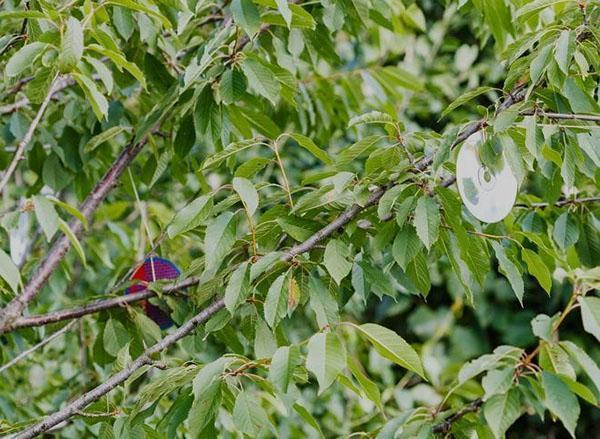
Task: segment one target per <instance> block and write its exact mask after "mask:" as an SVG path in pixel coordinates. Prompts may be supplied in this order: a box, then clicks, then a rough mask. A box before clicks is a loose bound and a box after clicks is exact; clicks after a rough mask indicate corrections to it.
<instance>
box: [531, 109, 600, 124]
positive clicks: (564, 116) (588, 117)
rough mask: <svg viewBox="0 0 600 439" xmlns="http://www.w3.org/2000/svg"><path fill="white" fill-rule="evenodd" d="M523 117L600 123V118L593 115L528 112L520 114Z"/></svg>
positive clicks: (541, 111) (540, 111)
mask: <svg viewBox="0 0 600 439" xmlns="http://www.w3.org/2000/svg"><path fill="white" fill-rule="evenodd" d="M521 115H523V116H542V117H547V118H548V119H567V120H583V121H586V122H600V116H597V115H593V114H575V113H553V112H551V111H543V110H537V111H536V110H528V111H523V112H522V113H521Z"/></svg>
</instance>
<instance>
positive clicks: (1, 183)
mask: <svg viewBox="0 0 600 439" xmlns="http://www.w3.org/2000/svg"><path fill="white" fill-rule="evenodd" d="M58 83H59V81H58V77H56V78H54V79H53V80H52V84H51V85H50V89H49V90H48V94H46V97H45V98H44V100H43V101H42V105H40V108H38V111H37V113H36V115H35V117H34V118H33V120H32V121H31V125H29V128H28V129H27V132H26V133H25V135H24V136H23V139H22V140H21V141H20V142H19V144H18V145H17V149H16V150H15V155H14V157H13V159H12V161H11V162H10V165H8V168H6V171H4V175H3V176H2V179H1V180H0V194H2V191H3V190H4V188H5V186H6V185H7V184H8V181H9V180H10V177H11V176H12V174H13V172H15V169H17V166H18V165H19V162H20V161H21V159H22V158H23V152H24V151H25V148H26V147H27V145H29V142H31V138H32V137H33V133H34V132H35V129H36V128H37V126H38V124H39V123H40V121H41V120H42V116H43V115H44V112H45V111H46V107H48V104H49V103H50V99H51V98H52V95H53V94H54V89H55V88H56V86H57V85H58Z"/></svg>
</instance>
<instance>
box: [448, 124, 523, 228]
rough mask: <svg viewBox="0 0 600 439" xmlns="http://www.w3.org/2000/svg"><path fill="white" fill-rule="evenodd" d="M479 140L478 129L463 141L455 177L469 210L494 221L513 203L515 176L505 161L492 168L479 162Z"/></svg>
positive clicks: (481, 138)
mask: <svg viewBox="0 0 600 439" xmlns="http://www.w3.org/2000/svg"><path fill="white" fill-rule="evenodd" d="M482 143H483V136H482V135H481V133H480V132H477V133H475V134H472V135H471V136H470V137H468V138H467V140H465V141H464V143H463V145H462V147H461V148H460V152H459V153H458V158H457V160H456V181H457V184H458V192H459V193H460V197H461V198H462V200H463V203H465V206H467V209H469V212H471V213H472V214H473V216H474V217H475V218H477V219H478V220H480V221H483V222H486V223H496V222H498V221H500V220H502V219H503V218H504V217H506V215H508V214H509V212H510V210H511V209H512V207H513V205H514V204H515V199H516V197H517V179H516V178H515V176H514V174H513V173H512V171H511V170H510V167H509V166H508V165H507V164H506V162H504V163H503V165H502V167H501V168H500V169H499V170H496V171H492V170H490V169H488V168H487V167H486V166H485V165H483V164H482V163H481V160H480V159H479V147H480V146H481V144H482Z"/></svg>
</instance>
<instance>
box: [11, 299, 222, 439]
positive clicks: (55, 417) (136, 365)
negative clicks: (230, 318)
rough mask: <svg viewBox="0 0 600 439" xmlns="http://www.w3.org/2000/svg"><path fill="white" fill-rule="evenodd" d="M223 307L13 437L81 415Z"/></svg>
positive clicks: (179, 330)
mask: <svg viewBox="0 0 600 439" xmlns="http://www.w3.org/2000/svg"><path fill="white" fill-rule="evenodd" d="M224 306H225V303H224V302H223V299H219V300H217V301H216V302H214V303H212V304H211V305H209V306H208V307H207V308H205V309H204V310H203V311H201V312H200V313H198V314H196V315H195V316H194V317H193V318H192V319H191V320H188V321H187V322H186V323H185V324H183V325H182V326H181V327H179V328H177V330H175V331H173V332H172V333H171V334H169V335H167V336H166V337H165V338H163V339H162V340H161V341H159V342H158V343H155V344H154V345H152V346H151V347H149V348H148V349H146V350H145V351H144V353H143V354H142V355H140V356H139V357H137V358H136V359H135V360H134V361H133V362H132V363H130V364H129V365H128V366H127V367H126V368H124V369H123V370H121V371H120V372H117V373H116V374H114V375H112V376H111V377H110V378H109V379H107V380H106V381H104V382H103V383H102V384H100V385H99V386H97V387H95V388H94V389H92V390H90V391H89V392H87V393H85V394H83V395H82V396H80V397H79V398H77V399H76V400H74V401H72V402H71V403H69V404H67V405H66V406H65V407H63V408H62V409H60V410H59V411H57V412H56V413H54V414H52V415H50V416H48V417H47V418H46V419H44V420H43V421H41V422H38V423H37V424H34V425H32V426H31V427H29V428H27V429H25V430H23V431H21V432H20V433H17V434H16V435H15V436H14V438H15V439H29V438H32V437H35V436H37V435H38V434H41V433H43V432H45V431H48V430H49V429H50V428H52V427H54V426H55V425H58V424H60V423H61V422H63V421H65V420H67V419H69V418H70V417H71V416H74V415H76V414H78V412H80V411H81V410H83V409H84V408H85V407H87V406H88V405H89V404H91V403H92V402H94V401H96V400H97V399H99V398H100V397H102V396H103V395H105V394H107V393H108V392H110V391H111V390H113V389H114V388H116V387H117V386H118V385H120V384H121V383H123V382H124V381H125V380H126V379H127V378H129V377H130V376H131V375H133V374H134V372H136V371H137V370H139V369H141V368H142V367H143V366H146V365H150V364H152V356H153V355H155V354H158V353H159V352H161V351H163V350H165V349H167V348H168V347H169V346H171V345H173V344H175V343H176V342H178V341H179V340H181V339H182V338H183V337H185V336H186V335H188V334H190V333H191V332H192V331H193V330H194V329H195V328H196V327H197V326H198V325H200V324H202V323H204V322H206V321H207V320H208V319H209V318H210V317H212V316H213V315H214V314H216V313H217V312H218V311H219V310H220V309H222V308H223V307H224Z"/></svg>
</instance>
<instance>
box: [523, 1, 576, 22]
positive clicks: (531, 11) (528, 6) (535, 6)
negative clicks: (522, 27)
mask: <svg viewBox="0 0 600 439" xmlns="http://www.w3.org/2000/svg"><path fill="white" fill-rule="evenodd" d="M570 1H571V0H534V1H529V2H526V3H524V4H523V6H522V7H521V8H519V9H518V10H517V12H516V14H515V18H520V19H521V20H529V19H530V18H531V17H532V16H533V15H535V14H538V13H539V12H541V11H543V10H544V9H546V8H548V7H550V6H555V5H560V4H562V3H568V2H570Z"/></svg>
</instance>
